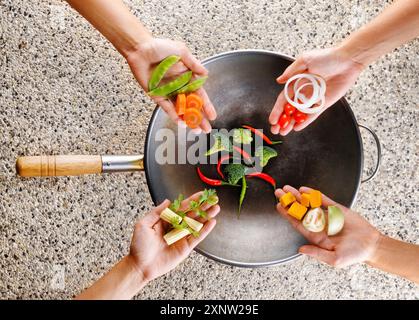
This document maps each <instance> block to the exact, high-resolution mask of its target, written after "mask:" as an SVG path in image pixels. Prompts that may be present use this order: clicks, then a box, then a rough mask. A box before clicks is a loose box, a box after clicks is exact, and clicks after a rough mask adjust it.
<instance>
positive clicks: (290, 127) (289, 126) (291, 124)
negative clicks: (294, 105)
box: [279, 119, 295, 136]
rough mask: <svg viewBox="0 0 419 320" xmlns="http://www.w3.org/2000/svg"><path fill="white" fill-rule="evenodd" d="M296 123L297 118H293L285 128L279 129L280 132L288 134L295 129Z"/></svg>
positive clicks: (282, 134)
mask: <svg viewBox="0 0 419 320" xmlns="http://www.w3.org/2000/svg"><path fill="white" fill-rule="evenodd" d="M294 124H295V120H294V119H291V121H290V124H289V125H288V126H287V127H286V128H285V129H280V130H279V134H280V135H281V136H286V135H287V134H288V133H290V132H291V131H292V129H294Z"/></svg>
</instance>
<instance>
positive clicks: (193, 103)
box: [186, 93, 204, 110]
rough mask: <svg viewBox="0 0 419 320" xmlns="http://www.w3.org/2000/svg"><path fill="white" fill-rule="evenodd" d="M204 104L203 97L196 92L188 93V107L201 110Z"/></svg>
mask: <svg viewBox="0 0 419 320" xmlns="http://www.w3.org/2000/svg"><path fill="white" fill-rule="evenodd" d="M203 105H204V101H202V98H201V97H200V96H198V95H197V94H196V93H191V94H188V96H187V97H186V108H196V109H198V110H201V109H202V106H203Z"/></svg>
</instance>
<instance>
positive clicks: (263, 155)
mask: <svg viewBox="0 0 419 320" xmlns="http://www.w3.org/2000/svg"><path fill="white" fill-rule="evenodd" d="M255 155H256V156H257V157H258V158H259V160H260V162H259V164H260V166H261V167H264V166H266V165H267V164H268V161H269V159H271V158H274V157H276V156H277V155H278V152H276V150H275V149H272V148H271V147H267V146H261V147H258V148H257V149H256V152H255Z"/></svg>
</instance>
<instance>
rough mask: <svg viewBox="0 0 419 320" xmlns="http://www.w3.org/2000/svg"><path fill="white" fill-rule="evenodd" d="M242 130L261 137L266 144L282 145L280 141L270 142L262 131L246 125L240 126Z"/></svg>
mask: <svg viewBox="0 0 419 320" xmlns="http://www.w3.org/2000/svg"><path fill="white" fill-rule="evenodd" d="M242 127H243V128H246V129H249V130H250V131H252V132H253V133H254V134H255V135H257V136H259V137H261V138H262V139H263V140H264V141H265V142H266V143H267V144H270V145H273V144H278V143H282V141H272V140H271V139H269V138H268V137H267V136H266V135H265V134H264V133H263V132H262V131H260V130H258V129H255V128H253V127H251V126H248V125H242Z"/></svg>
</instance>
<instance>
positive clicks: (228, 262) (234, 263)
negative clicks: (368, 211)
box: [144, 49, 364, 268]
mask: <svg viewBox="0 0 419 320" xmlns="http://www.w3.org/2000/svg"><path fill="white" fill-rule="evenodd" d="M249 53H263V54H268V55H273V56H276V57H280V58H283V59H286V60H288V61H291V62H292V61H295V58H293V57H292V56H289V55H286V54H283V53H279V52H274V51H269V50H264V49H241V50H230V51H225V52H222V53H219V54H216V55H213V56H211V57H208V58H206V59H204V60H202V64H203V65H205V64H206V63H209V62H212V61H215V60H217V59H220V58H222V57H224V56H228V55H232V54H239V55H241V54H249ZM338 102H340V103H342V104H343V105H344V106H345V109H346V111H347V112H348V113H349V115H350V116H351V119H352V121H353V124H354V125H355V131H356V136H357V138H358V139H357V140H358V144H359V146H360V148H359V150H360V154H359V157H360V170H359V172H358V176H357V177H356V179H357V181H358V182H357V184H356V188H355V192H354V194H353V196H352V199H351V201H350V205H349V208H351V207H352V206H353V204H354V203H355V202H356V198H357V196H358V192H359V188H360V185H361V178H362V172H363V168H364V148H363V141H362V136H361V132H360V130H359V124H358V121H357V120H356V118H355V114H354V112H353V111H352V109H351V107H350V106H349V103H348V102H347V101H346V99H345V98H344V97H342V98H340V99H339V100H338V101H337V102H335V103H338ZM160 109H161V108H160V107H159V106H158V105H156V107H155V108H154V110H153V114H152V115H151V118H150V121H149V125H148V128H147V133H146V137H145V144H144V171H145V176H146V181H147V187H148V191H149V193H150V196H151V200H152V201H153V203H154V205H157V200H156V195H155V192H154V191H153V188H152V180H151V177H150V173H149V171H150V170H149V169H148V165H149V164H148V150H149V145H150V138H151V132H152V129H153V127H154V125H155V119H156V117H157V113H158V112H159V111H160ZM153 185H155V183H153ZM194 250H195V251H196V252H198V253H199V254H201V255H203V256H205V257H207V258H210V259H212V260H214V261H217V262H219V263H222V264H226V265H230V266H234V267H240V268H261V267H269V266H277V265H282V264H285V263H288V262H291V261H293V260H296V259H298V258H301V256H302V254H301V253H296V254H294V255H292V256H289V257H287V258H284V259H278V260H273V261H267V262H246V263H244V262H239V261H234V260H230V259H226V258H221V257H218V256H216V255H213V254H211V253H209V252H207V251H205V250H202V249H200V248H198V247H195V248H194Z"/></svg>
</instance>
